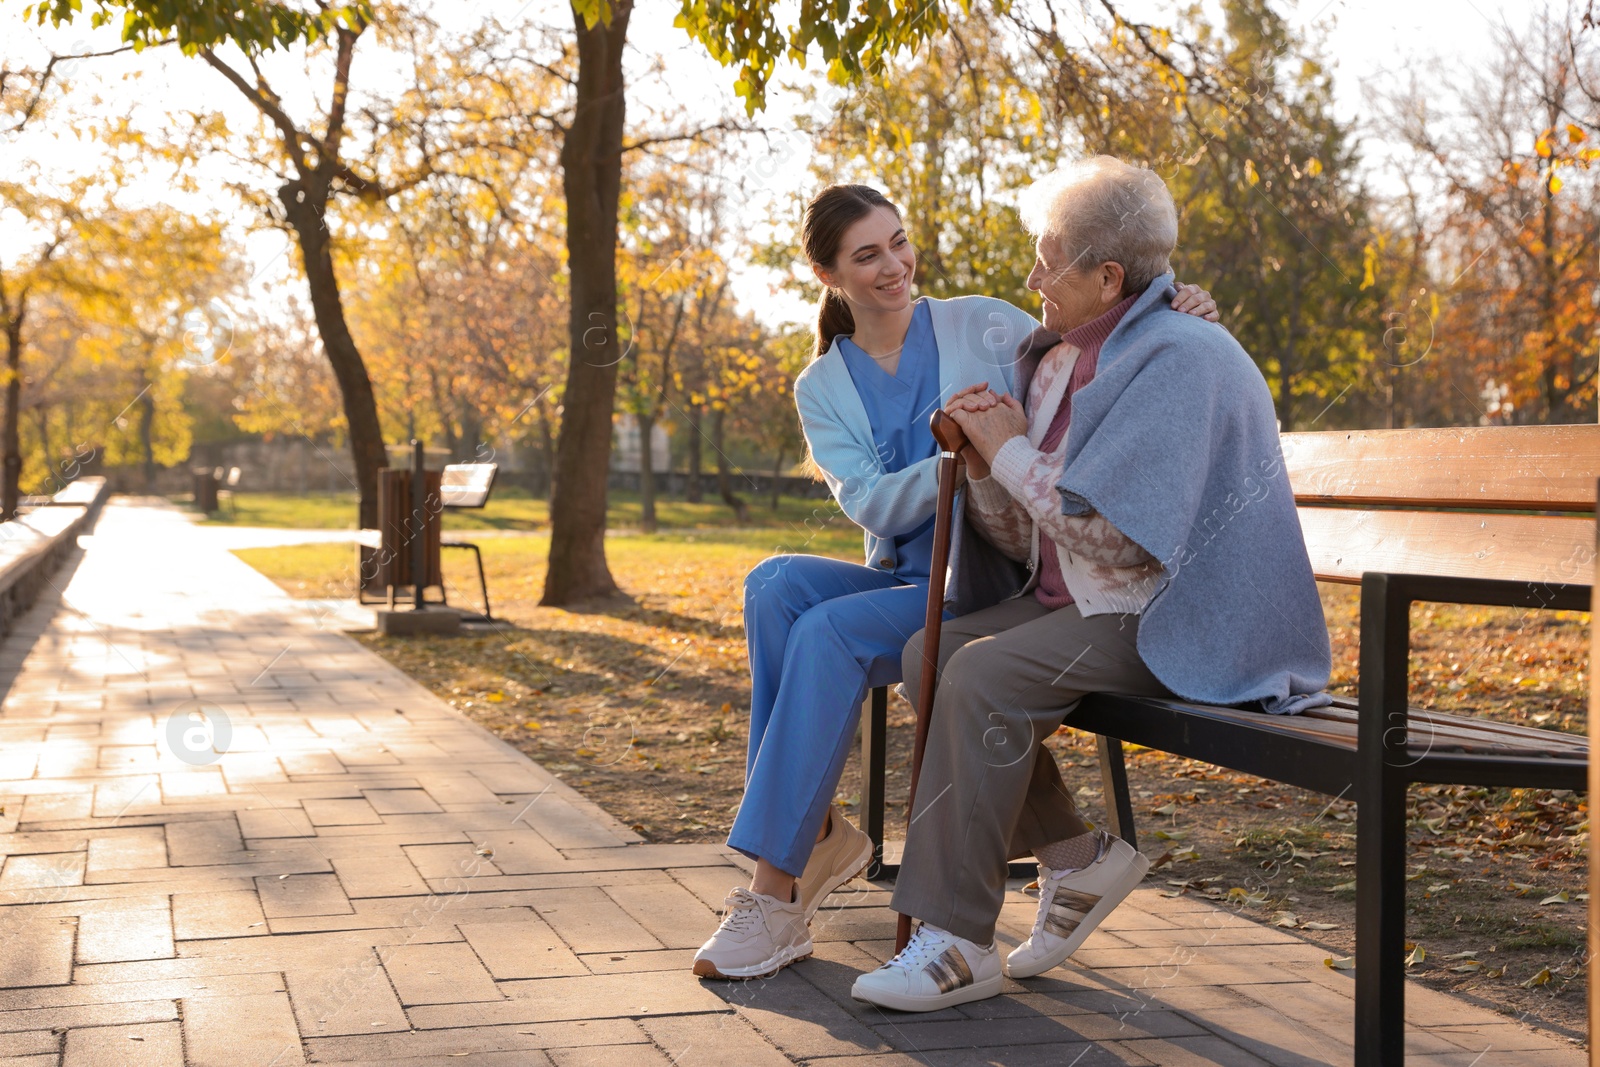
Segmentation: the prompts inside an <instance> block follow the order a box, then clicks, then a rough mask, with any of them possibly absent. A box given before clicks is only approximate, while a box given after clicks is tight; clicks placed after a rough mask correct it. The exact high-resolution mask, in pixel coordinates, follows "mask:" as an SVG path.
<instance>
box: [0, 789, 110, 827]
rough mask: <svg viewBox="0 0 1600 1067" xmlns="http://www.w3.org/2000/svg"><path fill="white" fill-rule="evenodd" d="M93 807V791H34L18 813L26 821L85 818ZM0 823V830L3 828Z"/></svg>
mask: <svg viewBox="0 0 1600 1067" xmlns="http://www.w3.org/2000/svg"><path fill="white" fill-rule="evenodd" d="M93 808H94V793H93V792H92V791H91V790H77V791H74V792H71V793H35V794H33V795H32V796H30V797H28V798H27V801H26V803H24V804H23V805H22V810H21V811H20V812H19V813H18V814H19V816H20V818H21V821H22V822H26V823H41V822H53V821H55V820H57V819H87V818H88V817H89V813H90V811H92V810H93ZM4 829H5V827H4V825H3V823H0V830H4Z"/></svg>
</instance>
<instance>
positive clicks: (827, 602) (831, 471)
mask: <svg viewBox="0 0 1600 1067" xmlns="http://www.w3.org/2000/svg"><path fill="white" fill-rule="evenodd" d="M801 234H802V244H803V245H804V248H805V253H806V257H807V259H809V260H810V263H811V268H812V270H813V271H814V272H815V273H816V276H817V279H818V280H819V281H821V282H822V284H823V285H825V286H826V287H827V289H826V291H825V292H824V293H823V297H822V304H821V308H820V310H819V312H818V315H817V339H816V349H815V353H814V357H813V360H812V363H811V364H810V366H808V367H807V368H806V369H805V370H804V371H803V372H802V373H801V374H800V376H799V378H797V379H796V381H795V387H794V394H795V403H796V406H797V407H798V408H799V411H800V422H801V427H802V429H803V430H804V432H805V437H806V443H807V445H808V446H809V448H810V451H811V458H812V460H813V461H814V462H815V463H816V465H817V466H818V467H819V468H820V469H821V471H822V475H823V478H824V479H825V480H826V482H827V484H828V488H829V490H831V491H832V493H833V496H834V499H835V500H837V501H838V503H839V507H840V509H841V510H842V511H843V512H844V513H845V515H846V516H847V517H848V518H849V519H850V520H851V521H852V522H854V523H856V524H857V525H858V526H860V527H861V528H862V530H863V532H864V538H865V546H866V561H865V564H864V565H862V564H855V563H846V562H844V561H842V560H836V559H829V558H826V557H821V556H807V555H784V556H774V557H772V558H771V559H768V560H766V561H764V562H763V563H762V564H761V565H760V566H758V567H757V568H756V569H755V570H753V571H751V572H750V575H749V576H748V577H747V578H746V579H745V600H744V620H745V636H746V639H747V642H748V645H749V652H750V676H751V708H750V741H749V753H748V756H747V758H746V763H745V796H744V801H743V802H742V803H741V805H740V807H739V813H738V815H737V816H736V818H735V820H734V824H733V829H732V831H731V832H730V834H729V836H728V843H729V845H731V846H732V847H734V848H736V849H738V850H739V851H740V852H742V853H744V854H745V855H746V856H749V857H750V858H751V859H753V860H755V864H756V869H755V876H754V877H753V878H752V880H751V883H750V887H749V888H748V889H745V888H736V889H734V890H732V891H731V892H730V893H729V894H728V898H727V901H726V906H727V910H726V912H725V913H724V916H723V920H722V924H721V926H720V927H719V928H718V930H717V932H716V933H715V934H714V935H713V936H712V937H711V939H710V940H708V941H707V942H706V943H705V944H704V945H703V946H702V947H701V948H700V951H699V952H698V953H696V955H695V958H694V973H695V974H697V975H700V976H701V977H706V978H757V977H765V976H767V975H770V974H774V973H776V972H777V971H778V970H779V969H781V968H782V967H785V966H787V965H788V964H790V963H793V962H794V961H796V960H800V959H805V958H806V957H807V956H809V955H810V954H811V935H810V920H811V917H812V915H813V914H815V912H816V910H817V908H818V906H819V905H820V904H821V903H822V900H823V898H825V897H826V896H827V895H828V894H829V893H831V892H833V891H834V890H835V889H837V888H839V887H840V886H841V885H843V884H844V883H846V882H848V881H849V880H850V879H851V878H854V877H855V876H856V875H858V874H860V873H862V872H863V871H864V870H865V869H866V867H867V865H868V864H869V863H870V861H871V859H872V843H871V841H870V839H869V838H868V837H867V835H866V834H865V833H863V832H862V831H860V830H859V829H857V828H856V827H855V826H853V825H851V824H850V823H849V821H848V820H846V819H845V818H844V817H843V816H842V815H841V814H839V813H838V812H836V811H834V810H833V804H832V800H833V794H834V790H835V788H836V787H837V785H838V782H839V776H840V773H841V772H842V770H843V768H844V762H845V757H846V756H847V755H848V753H849V749H850V746H851V743H852V741H853V740H854V737H855V732H856V724H857V719H858V718H859V716H860V709H861V702H862V699H863V697H864V696H865V695H866V691H867V690H868V689H869V688H871V687H873V686H879V685H888V684H890V683H893V682H897V681H899V680H900V677H901V666H900V656H901V652H902V650H903V649H904V648H905V645H906V642H907V641H908V640H909V639H910V638H911V636H912V635H913V634H914V633H916V632H917V631H918V630H920V629H921V628H922V623H923V614H924V612H925V610H926V606H927V597H928V581H929V573H928V572H929V564H930V560H931V556H932V550H933V525H934V523H933V513H934V507H935V501H936V497H937V493H938V475H937V465H936V463H935V459H936V457H937V455H938V446H937V445H936V444H935V442H934V439H933V434H932V433H931V432H930V431H929V429H928V420H929V418H930V416H931V415H932V414H933V412H934V411H935V410H937V409H939V408H941V407H943V406H944V405H945V404H946V403H947V402H948V401H949V400H950V399H951V398H952V397H953V396H955V395H958V393H962V392H968V391H976V390H983V389H989V390H992V391H993V392H995V393H1009V392H1010V386H1011V369H1010V364H1011V359H1012V356H1013V353H1014V352H1015V351H1016V349H1017V347H1018V345H1019V344H1020V343H1021V342H1022V341H1023V339H1024V338H1026V337H1027V336H1028V335H1029V334H1030V333H1031V332H1032V331H1033V330H1034V329H1035V328H1036V327H1037V326H1038V325H1039V324H1038V323H1037V322H1036V321H1035V320H1034V318H1033V317H1032V316H1031V315H1029V314H1027V313H1026V312H1024V311H1020V310H1018V309H1017V308H1015V307H1013V306H1011V305H1010V304H1008V303H1006V302H1005V301H1003V300H997V299H994V298H992V297H986V296H965V297H956V298H954V299H950V300H933V299H929V298H921V299H917V300H913V299H912V296H911V279H912V276H913V274H914V272H915V269H916V262H917V257H916V252H915V250H914V249H913V248H912V247H911V243H910V241H909V240H907V238H906V233H905V228H904V226H903V225H902V222H901V218H900V213H899V211H898V209H896V208H895V206H894V205H893V204H891V203H890V202H889V201H888V199H886V198H885V197H884V196H883V194H881V193H879V192H878V191H877V190H875V189H872V188H870V187H869V186H865V185H834V186H829V187H828V188H826V189H824V190H822V192H821V193H819V194H818V195H817V196H816V197H815V198H814V199H813V200H812V201H811V203H810V204H808V205H807V207H806V212H805V218H804V221H803V223H802V227H801ZM1173 306H1174V307H1175V308H1177V309H1178V310H1180V311H1187V312H1189V313H1191V314H1196V315H1203V316H1206V317H1210V318H1215V317H1216V305H1215V303H1213V302H1212V301H1211V299H1210V297H1209V295H1208V294H1206V293H1205V292H1204V291H1203V290H1200V289H1198V288H1197V287H1193V286H1184V287H1181V288H1180V289H1179V292H1178V295H1177V296H1176V297H1175V299H1174V304H1173Z"/></svg>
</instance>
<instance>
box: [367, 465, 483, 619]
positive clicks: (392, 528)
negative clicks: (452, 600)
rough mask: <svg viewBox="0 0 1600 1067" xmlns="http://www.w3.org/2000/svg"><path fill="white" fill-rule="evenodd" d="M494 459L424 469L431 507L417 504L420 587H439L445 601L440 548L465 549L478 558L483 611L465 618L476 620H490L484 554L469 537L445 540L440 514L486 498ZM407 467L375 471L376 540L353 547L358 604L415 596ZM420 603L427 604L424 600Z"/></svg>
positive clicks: (474, 505)
mask: <svg viewBox="0 0 1600 1067" xmlns="http://www.w3.org/2000/svg"><path fill="white" fill-rule="evenodd" d="M497 470H498V466H497V465H496V464H494V463H451V464H448V465H447V466H446V467H445V468H444V469H443V470H442V471H427V472H426V473H425V477H426V483H427V488H426V500H427V501H428V502H430V503H431V505H432V506H426V507H423V508H421V509H420V513H421V515H422V518H423V538H424V557H425V563H424V573H425V578H424V580H423V583H422V584H423V586H424V587H427V588H437V589H438V590H439V603H441V604H448V603H449V596H448V594H447V593H446V591H445V587H444V578H443V572H442V569H441V549H445V548H465V549H470V550H471V551H472V554H473V555H474V556H475V557H476V558H477V564H478V586H479V589H480V590H482V593H483V614H482V615H471V614H467V615H465V616H464V617H465V618H468V619H474V620H477V621H483V622H490V621H493V620H492V617H491V616H490V613H489V583H488V581H487V580H486V579H485V578H484V573H483V553H482V552H481V551H480V550H479V548H478V546H477V545H475V544H472V543H471V542H468V541H461V540H456V539H448V540H447V539H446V538H445V537H444V536H443V532H442V522H441V518H442V515H443V512H444V510H445V509H446V508H481V507H483V506H484V505H485V504H487V503H488V502H489V492H490V490H492V489H493V488H494V480H495V472H496V471H497ZM413 477H414V474H413V472H412V471H409V470H405V469H394V468H390V469H385V470H381V471H379V472H378V544H377V545H367V544H363V545H360V546H358V554H357V565H358V567H359V568H360V571H359V573H360V576H361V582H360V590H359V593H358V599H359V601H360V602H361V603H363V604H366V603H372V602H376V601H385V602H387V603H388V606H389V607H390V608H393V607H394V606H395V605H396V604H397V603H412V602H413V601H414V600H415V598H416V591H415V590H416V578H415V577H414V573H415V563H414V559H413V547H414V546H413V541H412V530H413V528H414V525H415V522H416V520H415V518H414V516H413V513H412V505H411V496H412V479H413ZM425 603H429V602H428V601H425Z"/></svg>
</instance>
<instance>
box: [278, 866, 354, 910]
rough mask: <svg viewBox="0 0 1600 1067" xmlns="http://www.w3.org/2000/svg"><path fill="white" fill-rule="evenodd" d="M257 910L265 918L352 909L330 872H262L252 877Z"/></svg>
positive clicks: (336, 879) (337, 881) (337, 880)
mask: <svg viewBox="0 0 1600 1067" xmlns="http://www.w3.org/2000/svg"><path fill="white" fill-rule="evenodd" d="M256 892H257V893H259V894H260V895H261V910H262V911H263V912H265V913H266V914H267V917H268V918H276V917H277V916H280V915H347V914H350V913H351V912H352V911H353V910H354V909H353V908H351V907H350V899H349V898H348V897H346V896H345V895H344V890H343V889H341V888H340V886H339V879H338V878H336V877H335V876H334V875H331V874H293V875H289V876H288V877H283V876H281V875H280V876H276V877H274V876H271V875H266V876H262V877H259V878H257V879H256Z"/></svg>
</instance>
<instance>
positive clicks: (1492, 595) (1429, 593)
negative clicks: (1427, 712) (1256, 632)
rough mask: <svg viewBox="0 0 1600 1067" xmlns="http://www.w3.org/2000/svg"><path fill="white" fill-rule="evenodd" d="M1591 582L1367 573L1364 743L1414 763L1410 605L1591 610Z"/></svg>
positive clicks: (1390, 761) (1391, 759)
mask: <svg viewBox="0 0 1600 1067" xmlns="http://www.w3.org/2000/svg"><path fill="white" fill-rule="evenodd" d="M1590 589H1591V587H1590V586H1588V585H1586V584H1577V583H1555V582H1511V581H1502V580H1499V579H1492V578H1448V577H1440V576H1437V575H1428V574H1384V573H1381V572H1379V571H1368V572H1367V573H1365V574H1363V575H1362V576H1361V665H1360V669H1359V675H1358V676H1359V678H1360V679H1361V682H1360V686H1361V690H1360V719H1359V727H1358V730H1359V733H1358V741H1359V744H1360V746H1361V747H1362V748H1363V749H1367V750H1368V751H1373V750H1377V749H1381V750H1383V752H1384V763H1385V764H1387V765H1388V766H1390V767H1395V768H1401V767H1405V766H1407V765H1409V764H1410V763H1411V762H1413V760H1412V758H1411V757H1410V756H1409V755H1408V752H1407V748H1406V723H1407V708H1408V706H1409V698H1410V675H1409V667H1410V660H1411V605H1412V604H1413V603H1414V602H1416V601H1419V600H1422V601H1429V602H1432V603H1439V604H1482V605H1494V606H1497V607H1526V608H1549V609H1559V610H1564V611H1588V610H1589V609H1590V596H1591V592H1590Z"/></svg>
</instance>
